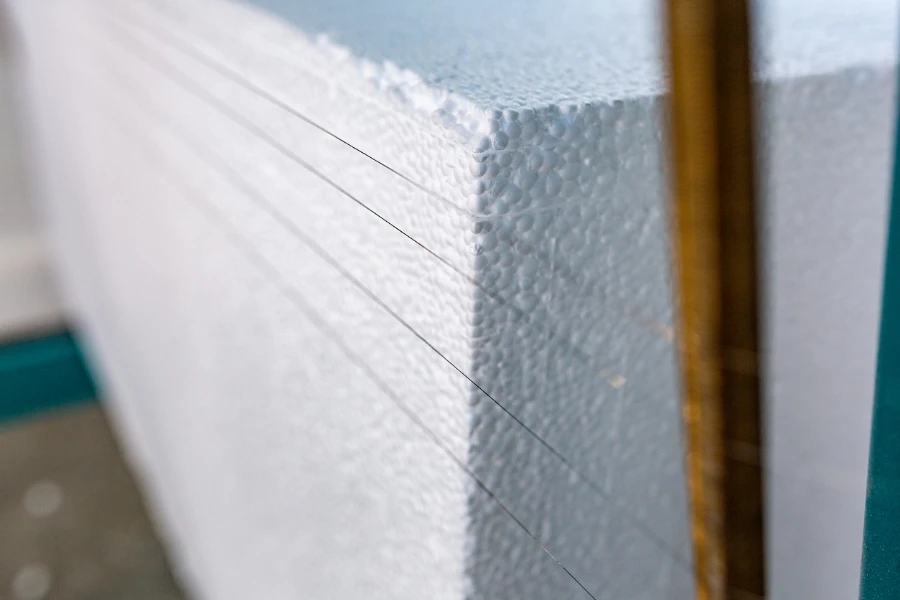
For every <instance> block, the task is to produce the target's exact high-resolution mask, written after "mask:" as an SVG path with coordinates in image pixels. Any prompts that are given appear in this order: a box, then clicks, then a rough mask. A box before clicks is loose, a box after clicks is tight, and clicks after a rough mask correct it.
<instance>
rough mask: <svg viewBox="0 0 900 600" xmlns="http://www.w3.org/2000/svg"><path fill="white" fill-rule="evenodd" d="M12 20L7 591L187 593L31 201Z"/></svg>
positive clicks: (1, 184)
mask: <svg viewBox="0 0 900 600" xmlns="http://www.w3.org/2000/svg"><path fill="white" fill-rule="evenodd" d="M8 18H9V16H8V15H7V14H5V13H3V12H2V11H0V25H2V27H0V34H2V39H0V51H2V54H0V598H8V599H10V600H39V599H42V598H47V599H60V600H76V599H84V600H88V599H96V598H120V599H122V600H157V599H158V600H176V599H180V598H184V595H183V594H182V592H181V590H180V589H179V587H178V585H177V584H176V583H175V581H174V579H173V577H172V574H171V572H170V570H169V566H168V564H167V562H166V558H165V554H164V551H163V548H162V545H161V544H160V542H159V540H158V539H157V537H156V533H155V531H154V528H153V525H152V523H151V521H150V518H149V517H148V515H147V511H146V506H145V505H144V502H143V500H142V499H141V495H140V493H139V492H138V489H137V487H136V485H135V482H134V479H133V477H132V475H131V472H130V471H129V468H128V466H127V464H126V462H125V460H124V458H123V456H122V454H121V452H120V449H119V446H118V445H117V442H116V441H115V439H114V437H113V435H112V432H111V431H110V426H109V423H108V421H107V420H106V417H105V416H104V411H103V408H102V407H101V405H100V404H99V400H100V399H99V398H98V397H97V395H96V390H95V389H94V385H93V382H92V380H91V378H90V376H89V375H88V373H87V371H86V367H85V366H84V363H83V360H82V357H81V354H80V352H79V350H78V348H77V346H76V344H75V342H74V340H73V339H72V337H71V336H70V334H69V333H68V331H67V326H68V322H67V321H66V318H65V313H64V310H63V308H62V302H61V300H60V298H59V296H58V293H57V290H56V288H55V286H54V282H53V275H52V273H51V265H50V261H49V256H48V254H47V248H46V245H45V244H44V241H43V239H42V235H41V230H40V225H39V223H40V219H39V216H38V206H37V205H36V203H35V202H34V201H33V198H32V197H31V190H32V189H33V188H32V183H33V182H32V181H30V176H31V173H30V171H29V169H28V168H27V166H26V165H27V161H26V159H25V156H24V154H25V150H24V147H23V144H24V142H25V138H26V137H27V135H28V130H27V127H26V119H25V118H24V117H23V112H24V110H27V108H26V107H23V106H21V104H20V102H21V101H22V99H23V95H22V89H21V79H20V75H21V74H20V73H17V72H15V67H14V64H13V57H12V56H11V53H12V46H13V40H12V39H11V31H10V29H11V23H10V21H9V20H8ZM19 66H20V67H21V63H20V64H19ZM17 83H19V84H20V85H19V87H16V84H17Z"/></svg>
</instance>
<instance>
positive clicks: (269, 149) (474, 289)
mask: <svg viewBox="0 0 900 600" xmlns="http://www.w3.org/2000/svg"><path fill="white" fill-rule="evenodd" d="M256 4H258V5H259V6H261V7H263V8H265V9H268V11H264V10H260V8H259V7H255V8H254V7H251V6H247V5H241V4H232V3H230V2H225V1H224V0H179V1H176V0H141V1H138V0H135V1H133V2H128V3H121V2H113V1H112V0H94V1H89V0H81V1H79V2H69V3H65V4H64V3H61V2H58V1H57V2H54V1H52V0H48V1H46V2H43V3H38V2H28V1H26V0H18V1H17V2H15V3H14V5H15V9H16V11H15V16H16V18H17V22H18V24H19V25H20V26H21V28H22V32H23V36H22V37H23V40H24V42H25V43H26V45H27V48H28V51H29V55H30V56H31V59H32V64H33V66H34V68H33V69H32V76H33V84H34V85H33V90H34V94H35V108H36V110H35V115H36V119H35V123H36V126H37V131H38V133H40V134H41V142H42V143H41V144H40V145H39V148H40V150H41V155H40V156H39V159H40V160H41V162H42V165H44V166H46V167H47V173H49V175H48V176H47V177H46V180H45V181H44V182H42V183H43V186H44V192H45V194H44V195H45V196H46V203H45V204H46V214H47V216H48V227H49V231H50V233H51V239H52V240H53V242H54V244H55V247H56V250H57V260H58V264H59V271H60V273H61V276H62V278H63V280H64V283H65V289H66V290H67V293H68V297H69V299H70V301H71V304H72V306H73V309H74V310H75V311H76V312H77V314H78V315H79V316H80V317H81V318H82V320H83V324H84V327H85V331H86V333H87V334H88V336H89V340H90V342H91V347H92V349H93V352H94V354H95V356H96V360H97V363H98V364H99V365H100V366H101V367H102V372H103V375H104V376H105V377H106V380H107V384H108V389H109V390H110V394H109V396H110V400H111V401H112V402H111V404H110V406H111V408H112V410H113V411H114V413H115V414H116V416H117V417H118V422H119V424H120V426H121V429H122V432H123V436H124V439H125V441H126V442H127V445H128V448H129V449H130V451H131V452H132V454H133V457H134V461H135V464H136V466H137V468H138V470H139V472H140V474H141V475H142V478H143V481H144V483H145V490H146V491H147V493H148V494H149V495H150V497H151V500H152V506H153V508H154V510H155V511H156V512H157V515H158V518H159V519H160V522H161V523H162V524H163V526H164V532H165V533H166V535H168V536H169V538H170V548H171V551H172V553H173V555H174V558H175V565H176V567H177V568H178V569H179V571H180V572H181V574H182V577H183V579H184V580H185V582H186V583H187V584H188V585H189V587H190V589H191V591H193V592H194V593H195V594H196V595H197V597H199V598H210V599H216V600H220V599H229V598H241V599H244V598H260V597H265V598H272V599H278V598H298V597H302V598H328V599H337V598H361V597H366V598H391V599H397V598H400V599H402V598H448V599H449V598H453V599H461V598H471V599H476V598H534V599H544V598H563V599H566V598H587V597H588V595H587V593H590V594H592V595H593V596H594V597H596V598H610V599H619V598H629V599H631V598H635V599H638V598H640V599H648V600H650V599H657V598H658V599H660V600H662V599H663V598H666V599H668V598H685V599H686V598H689V597H691V595H692V592H693V584H692V576H691V567H690V540H689V534H688V522H687V506H686V499H685V489H684V469H683V447H682V443H681V437H680V436H681V434H680V415H679V399H678V380H677V368H676V363H675V351H674V348H673V344H672V338H673V314H672V305H671V297H672V293H671V289H670V276H669V272H668V270H669V263H670V258H669V249H668V241H667V235H668V234H667V223H666V216H667V213H666V204H665V196H666V191H665V177H664V172H665V168H664V167H665V165H664V144H663V138H662V118H663V114H662V111H661V106H662V102H663V101H662V99H661V92H662V90H664V85H663V79H662V77H661V75H660V71H661V69H662V62H661V58H660V50H659V47H658V45H659V40H658V36H659V34H660V32H659V30H658V26H657V21H656V19H657V16H656V15H655V13H654V9H653V6H655V5H656V3H650V2H637V3H630V4H629V3H625V4H628V6H626V7H623V8H614V6H613V5H615V4H617V3H612V2H573V3H571V4H568V5H564V6H562V7H557V5H556V4H555V3H549V2H536V3H534V4H533V5H528V6H527V7H526V6H523V5H522V4H521V3H512V2H497V3H484V2H479V3H474V2H468V1H466V2H459V3H445V2H439V3H437V4H436V5H435V4H429V3H414V2H399V0H397V1H391V2H384V3H379V4H378V8H377V10H375V9H373V7H370V6H369V5H368V4H366V3H361V2H360V3H353V6H347V5H346V4H347V3H341V4H340V7H339V8H340V10H338V7H337V5H335V6H334V7H332V6H330V3H319V2H312V3H304V2H282V1H278V2H276V1H275V0H271V1H258V2H256ZM426 4H428V6H427V7H426V6H425V5H426ZM451 4H452V5H451ZM469 4H472V6H469ZM791 4H792V3H788V2H772V3H770V4H768V5H767V7H766V10H763V16H764V17H765V18H764V19H763V21H762V27H761V29H762V30H763V32H764V33H763V36H762V39H763V40H765V41H766V43H764V44H763V45H762V48H761V50H760V63H761V64H762V65H763V68H762V71H761V76H762V77H763V79H764V80H765V81H766V83H765V84H764V85H763V87H762V88H761V95H762V99H763V100H764V102H763V103H762V108H763V111H762V115H763V122H764V126H763V127H762V131H763V136H762V143H761V146H762V147H763V151H764V156H765V157H766V159H767V164H766V166H767V167H768V169H769V171H768V172H767V176H766V178H765V181H764V184H765V185H764V186H763V187H764V191H765V192H766V196H767V197H768V207H767V211H766V222H767V227H766V232H767V240H768V241H769V243H770V246H769V248H768V255H767V260H766V280H767V286H768V288H767V289H768V296H767V303H766V304H767V317H768V323H769V327H768V334H767V348H769V353H768V354H767V356H768V359H769V360H768V371H767V372H768V374H769V376H770V377H769V380H770V381H771V382H772V383H771V385H770V386H769V389H767V393H768V397H769V400H770V405H769V410H768V412H767V416H768V418H769V422H770V431H771V432H772V435H771V437H770V440H769V441H770V465H771V471H770V473H769V476H768V486H769V488H768V489H769V498H770V521H769V529H770V550H771V556H772V564H771V565H770V572H771V581H772V591H773V597H774V598H785V599H787V598H825V599H827V598H835V599H837V598H846V597H850V596H851V595H852V594H854V593H855V589H856V586H857V583H858V565H859V551H860V536H861V524H862V510H863V498H864V485H865V461H866V446H867V429H868V419H869V416H870V414H869V408H868V406H869V399H870V398H871V383H870V380H871V373H872V368H873V365H874V343H875V329H876V326H877V306H878V290H879V285H880V284H879V273H880V261H881V244H882V241H883V232H882V228H883V224H884V220H883V218H884V208H885V198H886V189H887V172H888V169H887V165H888V158H889V154H890V152H889V137H890V129H891V125H890V124H891V108H890V104H891V92H892V89H893V77H894V56H893V53H894V48H895V45H894V41H895V40H894V37H895V32H894V21H895V19H894V18H893V17H894V15H893V14H891V10H890V9H888V8H887V7H886V5H887V4H889V3H887V2H881V1H874V0H872V1H869V2H865V3H861V4H858V5H855V6H854V8H853V11H852V14H850V13H848V12H847V11H848V10H849V9H848V8H847V7H846V6H844V5H843V4H841V3H837V2H830V3H824V4H822V3H815V5H813V3H810V4H809V6H803V7H796V3H793V4H794V5H795V6H793V7H792V6H790V5H791ZM47 5H49V6H47ZM373 6H375V5H374V4H373ZM526 8H527V10H526ZM478 11H481V12H480V13H479V12H478ZM850 16H852V17H853V19H850V18H849V17H850ZM598 27H600V28H601V30H602V29H603V28H606V29H609V35H601V34H600V33H598V31H600V30H598ZM537 32H541V34H542V35H538V33H537ZM326 34H327V35H326ZM523 38H524V39H523ZM532 42H533V44H532ZM563 100H564V101H563ZM554 102H555V104H554ZM861 107H865V108H861ZM289 109H290V110H289ZM291 111H294V113H299V114H292V112H291ZM323 130H324V131H323ZM331 134H333V135H331ZM341 140H344V141H346V142H347V143H346V144H345V143H343V142H342V141H341ZM351 145H352V146H353V147H351ZM363 152H364V153H366V154H368V155H369V156H366V155H364V154H363ZM531 536H534V537H535V538H536V539H538V540H540V542H541V544H543V546H544V547H545V548H546V552H545V550H544V549H542V548H541V546H540V545H538V544H537V543H536V542H535V540H534V539H532V537H531ZM551 555H552V556H551ZM557 561H558V562H557ZM560 565H562V566H564V567H565V569H566V570H567V571H568V572H567V571H566V570H564V569H563V568H561V566H560ZM581 586H583V588H582V587H581Z"/></svg>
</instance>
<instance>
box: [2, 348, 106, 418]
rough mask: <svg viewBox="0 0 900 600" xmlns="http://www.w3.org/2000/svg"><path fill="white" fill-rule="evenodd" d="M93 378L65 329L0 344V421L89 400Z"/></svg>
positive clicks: (92, 391) (93, 396) (92, 396)
mask: <svg viewBox="0 0 900 600" xmlns="http://www.w3.org/2000/svg"><path fill="white" fill-rule="evenodd" d="M96 393H97V392H96V388H95V386H94V382H93V380H92V379H91V376H90V374H89V373H88V370H87V368H86V367H85V362H84V358H83V356H82V354H81V351H80V350H79V348H78V344H77V343H76V342H75V340H74V338H73V337H72V336H71V334H69V333H59V334H55V335H50V336H46V337H42V338H38V339H31V340H25V341H20V342H14V343H11V344H7V345H5V346H0V423H2V422H3V421H6V420H8V419H12V418H15V417H20V416H24V415H28V414H31V413H34V412H39V411H43V410H48V409H52V408H56V407H59V406H64V405H67V404H72V403H78V402H86V401H91V400H93V399H94V398H95V396H96Z"/></svg>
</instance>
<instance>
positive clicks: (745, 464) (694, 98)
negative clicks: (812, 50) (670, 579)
mask: <svg viewBox="0 0 900 600" xmlns="http://www.w3.org/2000/svg"><path fill="white" fill-rule="evenodd" d="M748 15H749V8H748V3H747V0H669V12H668V20H669V36H670V37H669V42H670V57H671V58H670V60H671V76H672V107H671V108H672V127H671V134H672V147H673V156H674V182H673V183H674V202H673V224H674V228H673V231H674V236H673V237H674V239H675V254H676V271H677V274H678V284H679V285H678V290H679V299H678V300H679V302H678V305H679V307H680V323H679V342H680V349H681V361H682V371H683V386H684V424H685V439H686V444H687V471H688V488H689V492H690V501H691V519H692V532H693V538H694V555H695V569H696V579H697V597H698V598H699V599H702V600H720V599H724V598H729V599H732V598H734V599H737V598H762V597H764V596H765V568H764V567H765V558H764V543H763V485H762V483H763V482H762V455H761V451H760V448H761V442H762V431H761V411H760V391H759V365H758V362H759V320H758V315H757V310H758V278H757V247H756V244H757V241H756V240H757V231H756V218H757V212H756V204H755V179H754V177H755V175H754V162H755V161H754V146H753V134H754V129H753V100H752V86H751V71H750V31H749V30H750V27H749V17H748Z"/></svg>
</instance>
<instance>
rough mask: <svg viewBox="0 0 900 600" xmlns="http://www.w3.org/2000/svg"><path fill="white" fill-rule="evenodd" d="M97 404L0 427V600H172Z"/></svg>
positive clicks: (158, 553)
mask: <svg viewBox="0 0 900 600" xmlns="http://www.w3.org/2000/svg"><path fill="white" fill-rule="evenodd" d="M183 598H184V595H183V593H182V592H181V591H180V590H179V588H178V585H177V584H176V582H175V581H174V579H173V578H172V575H171V572H170V570H169V567H168V565H167V563H166V559H165V556H164V553H163V549H162V546H161V545H160V543H159V540H158V539H157V537H156V534H155V532H154V530H153V526H152V524H151V522H150V520H149V519H148V517H147V512H146V509H145V507H144V504H143V502H142V500H141V496H140V494H139V493H138V490H137V488H136V486H135V482H134V480H133V479H132V477H131V474H130V473H129V471H128V468H127V467H126V465H125V463H124V462H123V460H122V456H121V454H120V452H119V449H118V447H117V446H116V443H115V440H114V439H113V437H112V434H111V432H110V429H109V425H108V423H107V421H106V418H105V417H104V415H103V411H102V409H101V408H100V407H99V406H98V405H88V406H80V407H75V408H69V409H63V410H60V411H56V412H53V413H48V414H44V415H40V416H38V417H36V418H32V419H25V420H19V421H12V422H7V423H2V424H0V600H40V599H47V600H88V599H90V600H93V599H110V600H181V599H183Z"/></svg>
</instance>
